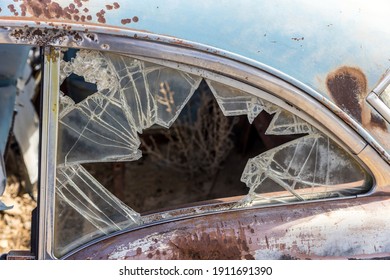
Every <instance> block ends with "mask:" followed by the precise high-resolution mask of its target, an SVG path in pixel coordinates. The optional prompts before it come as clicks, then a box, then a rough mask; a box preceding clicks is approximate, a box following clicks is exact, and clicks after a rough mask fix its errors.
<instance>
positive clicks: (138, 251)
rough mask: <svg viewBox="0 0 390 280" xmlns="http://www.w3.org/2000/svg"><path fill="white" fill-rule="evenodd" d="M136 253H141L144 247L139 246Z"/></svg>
mask: <svg viewBox="0 0 390 280" xmlns="http://www.w3.org/2000/svg"><path fill="white" fill-rule="evenodd" d="M136 253H137V255H141V254H142V248H140V247H138V248H137V250H136Z"/></svg>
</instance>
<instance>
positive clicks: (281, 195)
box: [241, 133, 368, 202]
mask: <svg viewBox="0 0 390 280" xmlns="http://www.w3.org/2000/svg"><path fill="white" fill-rule="evenodd" d="M366 179H367V178H366V173H365V172H364V170H363V169H362V168H361V167H360V166H359V165H358V164H357V163H356V162H355V161H354V160H352V159H351V158H350V156H349V155H348V154H347V153H346V152H344V151H343V150H342V149H341V148H340V147H338V145H337V144H335V143H334V142H333V141H332V140H331V139H329V138H328V137H326V136H324V135H322V134H319V133H316V134H311V135H307V136H304V137H301V138H299V139H297V140H294V141H291V142H289V143H286V144H284V145H281V146H279V147H277V148H274V149H271V150H269V151H267V152H264V153H262V154H260V155H259V156H257V157H255V158H252V159H250V160H249V161H248V163H247V165H246V167H245V170H244V172H243V174H242V177H241V181H242V182H244V183H245V184H246V185H247V187H248V188H250V190H249V194H248V196H247V197H246V199H245V200H246V202H253V201H256V200H258V201H263V202H264V201H266V200H278V201H283V202H288V201H289V200H307V199H314V198H321V197H334V196H345V195H354V194H358V193H363V192H364V191H368V186H367V185H368V184H366V181H367V180H366Z"/></svg>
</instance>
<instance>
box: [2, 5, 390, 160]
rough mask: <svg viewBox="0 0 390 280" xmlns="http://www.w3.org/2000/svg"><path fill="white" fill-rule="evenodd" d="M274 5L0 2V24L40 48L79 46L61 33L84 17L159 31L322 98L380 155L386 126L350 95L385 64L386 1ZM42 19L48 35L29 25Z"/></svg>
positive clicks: (74, 36) (75, 37)
mask: <svg viewBox="0 0 390 280" xmlns="http://www.w3.org/2000/svg"><path fill="white" fill-rule="evenodd" d="M275 1H276V2H275ZM275 1H273V2H269V1H251V0H246V1H242V2H240V5H239V6H237V5H236V4H235V3H234V2H232V1H222V2H210V1H206V0H204V1H201V0H200V1H192V2H187V3H186V5H177V3H176V1H175V0H164V1H162V0H152V1H145V3H144V2H139V1H125V0H117V1H107V0H95V1H88V0H74V1H70V0H57V1H55V0H40V1H38V0H15V1H14V0H5V1H2V3H0V20H9V21H12V20H16V21H20V20H29V21H30V22H31V24H30V23H28V24H27V25H28V26H32V25H33V24H34V25H35V27H34V28H33V29H26V28H24V29H23V28H22V29H17V30H14V31H13V35H14V36H13V37H14V39H15V40H16V42H18V43H30V44H38V45H45V44H56V43H58V42H61V41H67V40H70V41H72V42H74V44H75V46H79V45H80V44H81V45H82V44H83V43H82V42H83V35H82V34H80V33H78V32H75V31H73V32H70V29H72V24H76V25H80V26H83V25H84V24H87V23H88V24H91V25H99V26H101V27H104V28H107V30H108V29H109V30H110V31H109V32H112V33H115V34H116V33H117V32H119V30H118V28H131V29H129V30H131V31H132V32H134V36H133V37H134V38H137V39H142V40H154V41H160V40H161V39H162V38H163V37H164V36H161V35H162V34H164V35H167V36H168V37H170V38H171V39H170V40H169V43H170V44H175V45H180V46H184V47H187V48H200V49H202V50H205V51H207V52H211V53H216V54H218V55H223V56H227V57H231V58H234V59H236V60H241V61H243V62H245V63H248V64H251V65H255V66H256V67H259V68H261V69H265V70H266V71H268V72H271V73H273V74H276V75H278V76H281V77H282V78H284V79H286V80H288V81H289V82H292V83H293V84H296V85H298V86H300V87H302V88H303V89H304V90H305V89H306V90H308V91H309V93H311V94H313V95H314V96H315V97H316V98H317V99H319V100H320V99H321V98H318V97H319V96H320V97H322V96H323V97H324V99H323V103H324V104H325V105H326V103H327V102H329V101H330V102H336V103H337V105H338V106H339V107H340V106H341V107H340V108H341V109H343V110H345V111H346V112H348V113H349V115H350V116H351V117H352V118H354V120H356V121H357V122H358V124H360V125H361V126H362V127H364V128H365V129H366V130H368V131H369V132H370V133H372V134H373V135H374V138H375V140H376V141H378V142H379V143H380V145H381V146H382V148H384V149H385V150H387V152H389V151H390V143H388V141H387V139H388V138H389V133H388V129H389V128H388V126H389V125H388V124H387V123H385V121H384V120H383V118H382V117H381V116H380V115H379V114H378V113H377V112H375V111H374V110H373V109H372V108H371V107H369V106H366V105H364V103H362V102H359V101H358V100H357V99H358V98H362V97H365V96H367V94H368V93H369V92H370V91H371V90H372V89H373V88H374V87H375V86H376V85H377V83H378V82H379V81H380V80H381V79H382V78H383V75H384V74H385V73H386V72H387V71H388V69H389V68H390V60H389V57H388V52H387V51H386V49H384V48H385V47H386V46H388V45H389V38H390V30H389V29H388V28H386V27H387V26H389V24H390V18H389V17H388V15H387V12H386V11H387V10H388V9H386V7H388V5H389V4H388V3H387V2H386V1H382V0H374V2H369V3H368V2H367V1H364V0H362V1H360V0H359V1H351V2H350V1H344V2H343V3H340V2H339V1H336V0H334V1H333V0H332V1H330V2H329V1H327V2H324V3H320V2H319V3H316V5H313V4H312V1H309V0H297V1H294V2H292V3H288V2H286V1H283V0H275ZM377 7H381V8H380V9H378V8H377ZM382 7H383V8H382ZM200 11H201V12H200ZM215 11H219V12H218V13H217V14H216V12H215ZM259 15H261V16H259ZM313 15H315V19H314V18H313ZM227 18H228V19H231V20H226V19H227ZM47 24H49V25H51V26H50V28H49V29H51V31H47V30H45V29H44V28H36V26H38V25H47ZM210 26H216V27H217V26H223V27H224V28H222V29H221V28H210ZM351 26H353V27H354V28H351ZM113 27H114V28H113ZM86 29H88V28H86ZM145 30H146V31H145ZM188 30H191V32H188ZM353 30H359V32H355V31H353ZM137 31H139V33H137ZM86 32H87V31H86ZM341 42H342V43H341ZM101 49H103V50H109V49H110V45H109V44H101ZM342 65H347V66H342ZM335 69H336V70H335ZM337 73H338V74H337ZM361 74H362V75H363V76H364V77H361V76H362V75H361ZM358 76H359V77H358ZM356 77H357V78H358V79H357V80H354V79H355V78H356ZM341 79H344V81H343V82H342V83H341V84H342V85H343V86H341V87H340V80H341ZM331 80H332V81H333V82H330V81H331ZM336 84H338V85H336ZM345 86H346V87H349V88H348V89H349V90H351V89H352V90H353V91H358V92H359V94H358V96H355V97H356V98H355V97H351V96H350V95H349V94H346V93H342V94H336V95H337V97H335V94H333V93H334V92H339V93H340V91H342V90H344V89H346V88H345ZM330 87H331V89H330ZM359 96H360V97H359ZM340 104H341V105H340ZM332 106H333V104H332V105H331V106H330V107H332ZM340 117H341V118H343V119H345V116H343V115H341V116H340ZM345 120H346V121H347V123H349V124H351V126H352V127H354V128H355V129H356V130H357V131H360V130H361V128H360V127H357V126H356V124H354V123H351V122H350V121H349V120H348V119H345ZM368 142H371V141H370V140H368ZM370 144H372V145H373V146H378V145H377V143H370ZM386 156H389V155H388V154H387V155H386Z"/></svg>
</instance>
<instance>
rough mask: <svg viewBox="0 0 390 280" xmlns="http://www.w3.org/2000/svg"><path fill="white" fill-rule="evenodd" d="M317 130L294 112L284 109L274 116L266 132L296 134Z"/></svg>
mask: <svg viewBox="0 0 390 280" xmlns="http://www.w3.org/2000/svg"><path fill="white" fill-rule="evenodd" d="M316 131H317V130H316V129H315V128H314V127H312V126H311V125H310V124H308V123H307V122H306V121H304V120H302V119H301V118H299V117H297V116H295V115H294V114H292V113H290V112H288V111H286V110H282V109H280V108H279V110H278V111H277V112H276V114H275V116H274V117H273V118H272V121H271V123H270V124H269V126H268V128H267V131H266V132H265V134H268V135H294V134H307V133H308V134H312V133H315V132H316Z"/></svg>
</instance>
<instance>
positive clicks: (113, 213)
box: [56, 165, 141, 234]
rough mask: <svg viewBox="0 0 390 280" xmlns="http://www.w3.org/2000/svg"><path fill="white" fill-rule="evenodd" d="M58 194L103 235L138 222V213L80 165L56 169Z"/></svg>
mask: <svg viewBox="0 0 390 280" xmlns="http://www.w3.org/2000/svg"><path fill="white" fill-rule="evenodd" d="M56 190H57V195H58V196H59V198H61V199H62V200H64V201H65V202H67V203H68V204H69V205H71V206H72V207H73V208H74V209H75V210H76V211H77V212H78V213H80V214H81V215H82V216H83V217H84V218H85V219H86V220H88V221H89V222H90V223H91V224H93V225H94V226H95V227H96V229H98V230H100V231H101V232H103V233H104V234H108V233H110V232H112V231H113V230H121V229H125V228H127V227H129V226H134V225H138V224H140V223H141V218H140V215H139V214H138V213H137V212H135V211H134V210H133V209H131V208H130V207H128V206H127V205H125V204H124V203H122V202H121V201H120V200H119V199H118V198H116V197H115V196H114V195H112V194H111V193H110V192H108V191H107V190H106V189H105V188H104V187H103V186H102V185H101V184H100V183H99V182H98V181H97V180H96V179H94V178H93V177H92V176H91V175H90V174H89V173H88V172H87V171H86V170H85V169H84V168H83V167H82V166H80V165H73V166H70V167H59V168H57V187H56Z"/></svg>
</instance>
